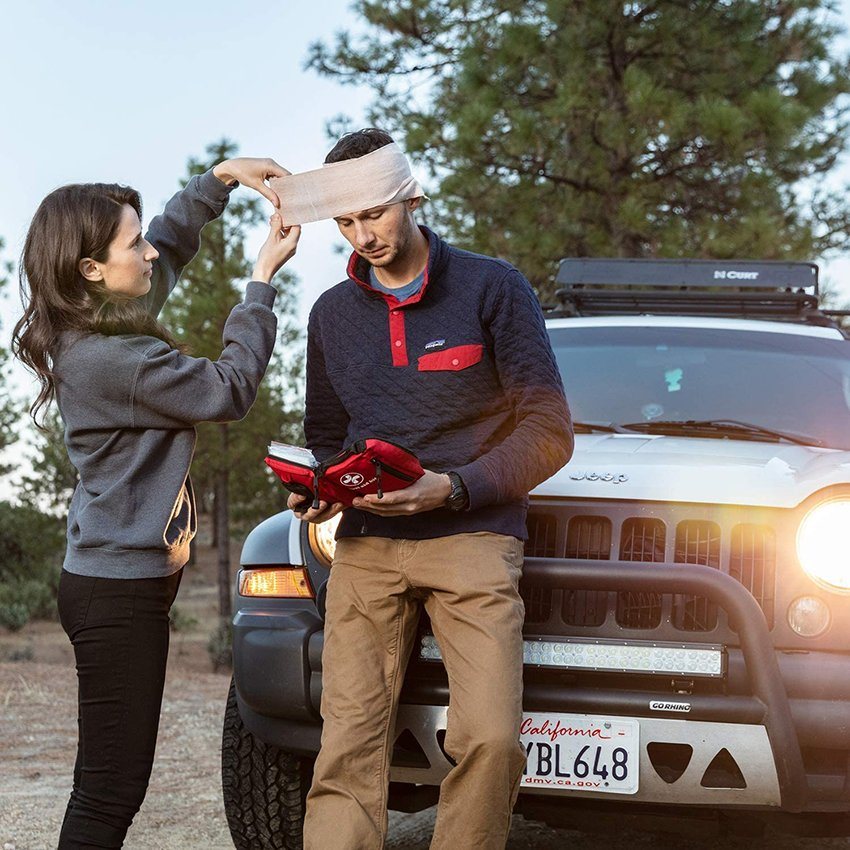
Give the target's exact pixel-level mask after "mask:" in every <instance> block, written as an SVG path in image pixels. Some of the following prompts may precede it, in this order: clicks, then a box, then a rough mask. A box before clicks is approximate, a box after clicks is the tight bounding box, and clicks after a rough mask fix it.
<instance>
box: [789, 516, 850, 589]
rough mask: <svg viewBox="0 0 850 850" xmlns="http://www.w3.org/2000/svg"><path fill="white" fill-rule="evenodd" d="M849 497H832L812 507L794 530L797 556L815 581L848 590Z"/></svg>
mask: <svg viewBox="0 0 850 850" xmlns="http://www.w3.org/2000/svg"><path fill="white" fill-rule="evenodd" d="M848 544H850V499H831V500H830V501H827V502H823V503H822V504H820V505H816V506H815V507H814V508H812V509H811V510H810V511H809V512H808V513H807V514H806V516H805V517H804V518H803V521H802V522H801V523H800V527H799V529H798V530H797V557H798V558H799V559H800V565H801V566H802V567H803V569H804V570H805V571H806V572H807V573H808V575H809V576H810V577H811V578H812V579H814V581H815V582H817V583H818V584H820V585H821V586H822V587H825V588H826V589H827V590H832V591H835V592H839V593H848V592H850V552H848Z"/></svg>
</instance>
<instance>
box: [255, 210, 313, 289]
mask: <svg viewBox="0 0 850 850" xmlns="http://www.w3.org/2000/svg"><path fill="white" fill-rule="evenodd" d="M269 225H270V229H269V235H268V237H267V239H266V241H265V243H263V247H262V248H260V253H259V254H258V255H257V264H256V265H255V266H254V274H253V276H252V277H251V280H261V281H262V282H263V283H269V282H270V281H271V279H272V278H273V277H274V276H275V275H276V274H277V273H278V271H280V267H281V266H282V265H283V264H284V263H285V262H286V261H287V260H289V259H291V258H292V257H293V256H294V254H295V249H296V247H297V245H298V240H299V239H300V238H301V228H300V227H299V225H297V224H293V225H292V227H284V226H283V219H282V218H281V217H280V213H275V214H274V215H273V216H272V217H271V218H270V219H269Z"/></svg>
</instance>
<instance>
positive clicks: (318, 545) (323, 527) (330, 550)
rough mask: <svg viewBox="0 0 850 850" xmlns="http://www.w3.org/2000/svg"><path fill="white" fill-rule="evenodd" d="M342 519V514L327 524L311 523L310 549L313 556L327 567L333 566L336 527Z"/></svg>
mask: <svg viewBox="0 0 850 850" xmlns="http://www.w3.org/2000/svg"><path fill="white" fill-rule="evenodd" d="M341 519H342V514H337V515H336V516H335V517H331V518H330V519H329V520H328V521H327V522H321V523H318V524H317V523H315V522H311V523H310V529H309V535H310V548H311V549H312V550H313V554H314V555H315V556H316V557H317V558H318V559H319V560H320V561H321V562H322V563H323V564H324V565H325V566H327V567H329V566H330V565H331V562H332V561H333V559H334V552H336V540H334V534H336V527H337V526H338V525H339V521H340V520H341Z"/></svg>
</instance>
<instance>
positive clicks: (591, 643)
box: [419, 635, 724, 678]
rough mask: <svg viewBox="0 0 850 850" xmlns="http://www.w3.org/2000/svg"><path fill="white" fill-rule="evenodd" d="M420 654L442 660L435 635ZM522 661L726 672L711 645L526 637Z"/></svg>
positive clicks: (713, 674)
mask: <svg viewBox="0 0 850 850" xmlns="http://www.w3.org/2000/svg"><path fill="white" fill-rule="evenodd" d="M419 656H420V658H422V659H423V660H425V661H439V660H441V659H442V653H441V652H440V647H439V646H438V645H437V641H436V639H435V638H434V636H433V635H425V636H423V638H422V645H421V647H420V650H419ZM523 660H524V662H525V663H526V664H533V665H537V666H539V667H561V668H568V669H573V670H596V671H601V672H612V673H649V674H653V673H655V674H658V673H669V674H672V675H687V676H703V677H708V678H718V677H721V676H723V673H724V663H723V661H724V655H723V648H722V647H720V646H716V645H711V644H687V645H684V644H676V643H650V642H638V641H630V642H628V643H623V642H620V641H613V640H611V641H608V640H576V639H574V638H538V639H530V640H529V639H526V640H524V641H523Z"/></svg>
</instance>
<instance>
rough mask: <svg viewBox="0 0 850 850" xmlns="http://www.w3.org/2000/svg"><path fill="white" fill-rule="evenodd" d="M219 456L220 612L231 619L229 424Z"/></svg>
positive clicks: (222, 435) (222, 429)
mask: <svg viewBox="0 0 850 850" xmlns="http://www.w3.org/2000/svg"><path fill="white" fill-rule="evenodd" d="M218 433H219V456H218V464H217V466H218V469H217V471H216V482H215V531H216V549H217V550H218V613H219V615H220V616H221V619H222V620H225V621H229V620H230V618H231V616H232V615H233V609H232V605H231V602H230V599H231V587H230V583H231V578H230V492H229V491H230V486H229V477H230V463H229V457H228V454H229V452H228V437H229V433H228V426H227V425H226V424H222V425H220V426H219V432H218Z"/></svg>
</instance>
